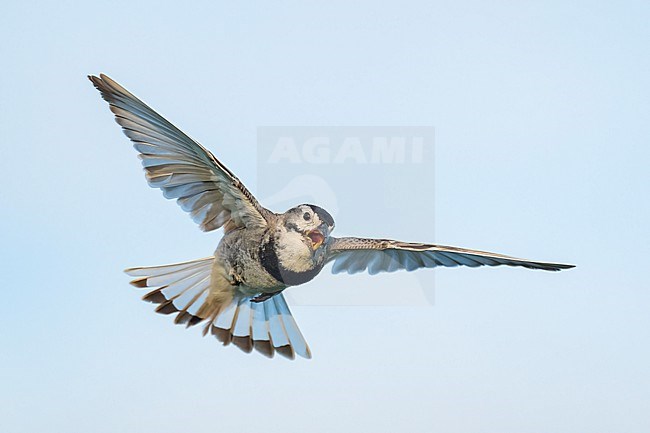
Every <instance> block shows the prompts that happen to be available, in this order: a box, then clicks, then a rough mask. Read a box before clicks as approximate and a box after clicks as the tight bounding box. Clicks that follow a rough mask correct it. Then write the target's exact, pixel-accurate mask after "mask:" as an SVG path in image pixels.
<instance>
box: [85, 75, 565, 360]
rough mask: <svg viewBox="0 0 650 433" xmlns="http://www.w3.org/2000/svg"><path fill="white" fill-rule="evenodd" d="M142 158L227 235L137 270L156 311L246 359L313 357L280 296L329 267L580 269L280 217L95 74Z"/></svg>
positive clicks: (311, 217) (300, 210) (302, 214)
mask: <svg viewBox="0 0 650 433" xmlns="http://www.w3.org/2000/svg"><path fill="white" fill-rule="evenodd" d="M88 78H89V79H90V81H92V83H93V85H94V86H95V87H96V88H97V90H99V92H100V93H101V96H102V98H104V99H105V100H106V101H107V102H108V103H109V105H110V109H111V111H112V112H113V114H114V115H115V120H116V121H117V123H118V124H119V125H120V126H121V127H122V129H123V131H124V134H126V136H127V137H128V138H129V139H131V141H132V142H133V146H134V147H135V149H136V150H137V151H138V152H139V157H140V159H141V160H142V165H143V166H144V171H145V176H146V179H147V182H148V183H149V185H150V186H151V187H154V188H160V189H161V190H162V191H163V195H164V196H165V198H168V199H176V202H177V203H178V204H179V205H180V207H181V208H182V209H183V210H184V211H186V212H189V213H190V215H191V217H192V219H193V220H194V221H195V222H196V223H197V224H198V225H199V227H200V228H201V230H203V231H206V232H208V231H211V230H217V229H219V228H223V233H224V234H223V237H222V239H221V241H220V242H219V245H218V246H217V249H216V251H215V252H214V254H213V255H212V256H210V257H206V258H203V259H198V260H191V261H188V262H183V263H175V264H170V265H162V266H150V267H138V268H130V269H127V270H126V271H125V272H126V273H127V274H128V275H130V276H132V277H135V279H134V280H133V281H131V284H132V285H134V286H136V287H139V288H143V289H148V290H149V291H148V292H147V293H146V294H145V295H144V296H143V299H144V300H145V301H149V302H152V303H155V304H158V306H157V307H156V311H157V312H158V313H162V314H176V317H175V319H174V322H175V323H178V324H185V325H186V326H187V327H190V326H194V325H197V324H199V323H201V322H205V326H204V328H203V335H206V334H208V333H210V334H212V335H214V336H215V337H216V338H217V339H218V340H219V341H221V342H222V343H223V344H224V345H229V344H231V343H232V344H233V345H234V346H237V347H239V348H240V349H242V350H243V351H244V352H249V353H250V352H251V351H253V349H255V350H256V351H258V352H260V353H262V354H264V355H266V356H268V357H273V355H274V354H275V353H276V352H277V353H279V354H280V355H283V356H285V357H287V358H290V359H293V358H295V355H299V356H302V357H304V358H311V351H310V349H309V346H308V345H307V342H306V341H305V339H304V337H303V336H302V334H301V332H300V330H299V329H298V326H297V324H296V322H295V320H294V318H293V316H292V315H291V311H290V310H289V306H288V305H287V302H286V301H285V299H284V296H283V294H282V292H283V291H284V290H285V289H286V288H288V287H292V286H297V285H300V284H304V283H306V282H308V281H310V280H312V279H313V278H314V277H316V275H318V274H319V273H320V271H321V270H322V269H323V267H324V266H325V265H326V264H328V263H332V264H333V265H332V272H333V273H335V274H336V273H342V272H347V273H348V274H354V273H357V272H364V271H367V272H368V273H369V274H371V275H375V274H377V273H380V272H393V271H398V270H406V271H414V270H416V269H420V268H435V267H437V266H447V267H453V266H470V267H478V266H498V265H508V266H522V267H525V268H529V269H543V270H547V271H559V270H561V269H568V268H572V267H573V265H565V264H560V263H547V262H539V261H532V260H524V259H517V258H514V257H508V256H504V255H501V254H495V253H489V252H483V251H476V250H470V249H466V248H457V247H448V246H443V245H433V244H425V243H410V242H400V241H395V240H389V239H366V238H357V237H341V238H336V237H334V236H332V235H331V233H332V230H334V219H333V218H332V216H331V215H330V214H329V213H328V212H327V211H326V210H325V209H323V208H321V207H319V206H316V205H313V204H301V205H298V206H296V207H293V208H291V209H289V210H288V211H286V212H284V213H281V214H278V213H274V212H272V211H270V210H268V209H266V208H264V207H263V206H262V205H261V204H260V203H259V202H258V201H257V200H256V199H255V197H254V196H253V194H251V193H250V191H249V190H248V189H247V188H246V187H245V186H244V184H243V183H242V182H241V181H240V180H239V179H238V178H237V177H236V176H235V175H234V174H233V173H232V172H231V171H230V170H229V169H228V168H227V167H226V166H225V165H223V163H221V161H219V160H218V159H217V158H216V157H215V156H214V155H213V154H212V153H211V152H210V151H209V150H207V149H206V148H204V147H203V146H202V145H201V144H199V143H198V142H196V141H194V140H193V139H191V138H190V137H189V136H187V135H185V133H183V132H182V131H181V130H179V129H178V128H176V127H175V126H174V125H172V124H171V123H170V122H169V121H167V120H166V119H164V118H163V117H162V116H161V115H159V114H158V113H156V112H155V111H154V110H152V109H151V108H150V107H149V106H147V105H146V104H145V103H144V102H142V101H141V100H140V99H138V98H136V97H135V96H134V95H133V94H132V93H130V92H129V91H127V90H126V89H125V88H124V87H122V86H121V85H119V84H118V83H117V82H115V81H113V80H112V79H111V78H109V77H107V76H106V75H103V74H100V76H99V77H97V76H89V77H88Z"/></svg>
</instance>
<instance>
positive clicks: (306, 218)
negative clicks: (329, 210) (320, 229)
mask: <svg viewBox="0 0 650 433" xmlns="http://www.w3.org/2000/svg"><path fill="white" fill-rule="evenodd" d="M302 218H303V219H304V220H305V221H309V220H310V219H311V215H309V212H305V214H304V215H303V216H302Z"/></svg>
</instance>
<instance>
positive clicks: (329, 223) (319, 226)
mask: <svg viewBox="0 0 650 433" xmlns="http://www.w3.org/2000/svg"><path fill="white" fill-rule="evenodd" d="M283 217H284V218H283V224H284V227H285V228H286V229H287V231H289V232H296V233H299V234H300V235H301V236H302V237H303V239H304V241H305V243H306V244H307V245H309V247H310V248H311V250H312V251H314V252H315V251H318V250H320V249H322V248H324V247H325V245H327V240H328V239H329V235H330V233H331V232H332V230H333V229H334V219H333V218H332V216H331V215H330V214H329V213H328V212H327V211H326V210H325V209H323V208H321V207H318V206H315V205H313V204H301V205H299V206H296V207H294V208H292V209H289V210H288V211H286V212H285V213H284V214H283Z"/></svg>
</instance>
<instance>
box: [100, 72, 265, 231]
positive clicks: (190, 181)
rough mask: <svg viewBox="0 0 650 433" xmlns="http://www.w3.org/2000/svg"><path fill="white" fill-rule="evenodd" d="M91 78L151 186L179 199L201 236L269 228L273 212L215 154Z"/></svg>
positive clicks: (115, 87)
mask: <svg viewBox="0 0 650 433" xmlns="http://www.w3.org/2000/svg"><path fill="white" fill-rule="evenodd" d="M88 78H89V79H90V81H92V83H93V84H94V85H95V87H96V88H97V90H99V91H100V92H101V94H102V98H104V99H105V100H106V101H107V102H108V103H109V104H110V108H111V111H112V112H113V113H114V114H115V120H116V121H117V123H119V124H120V125H121V126H122V128H123V130H124V133H125V134H126V136H127V137H129V138H130V139H131V141H132V142H133V147H135V149H136V150H137V151H138V152H140V155H139V156H140V159H141V160H142V165H143V166H144V170H145V172H146V177H147V182H148V183H149V185H150V186H151V187H154V188H160V189H162V191H163V195H164V196H165V197H166V198H168V199H176V200H177V202H178V204H179V205H180V206H181V208H183V210H184V211H186V212H189V213H190V215H191V216H192V219H193V220H194V222H196V223H197V224H199V225H200V227H201V230H203V231H206V232H207V231H210V230H215V229H218V228H219V227H221V226H225V227H224V229H225V230H226V231H229V230H232V229H235V228H239V227H263V226H265V225H266V224H267V222H268V220H269V219H270V218H271V216H272V215H273V214H272V212H271V211H269V210H268V209H265V208H264V207H262V206H261V205H260V204H259V203H258V202H257V200H256V199H255V197H253V195H252V194H251V193H250V192H249V191H248V189H246V187H245V186H244V184H242V183H241V182H240V181H239V179H237V177H235V175H234V174H232V172H231V171H230V170H228V168H226V167H225V166H224V165H223V164H222V163H221V162H219V160H218V159H217V158H215V157H214V155H212V153H210V152H209V151H208V150H207V149H205V148H204V147H203V146H201V145H200V144H199V143H197V142H196V141H194V140H192V139H191V138H190V137H188V136H187V135H185V134H184V133H183V132H182V131H181V130H180V129H178V128H176V127H175V126H174V125H172V124H171V123H170V122H168V121H167V120H165V119H164V118H163V117H162V116H161V115H159V114H158V113H156V112H155V111H154V110H152V109H151V108H149V107H148V106H147V105H146V104H145V103H144V102H142V101H140V100H139V99H138V98H136V97H135V96H134V95H133V94H131V93H130V92H129V91H127V90H126V89H125V88H124V87H122V86H120V85H119V84H118V83H116V82H115V81H113V80H112V79H110V78H109V77H107V76H106V75H103V74H100V76H99V77H95V76H89V77H88Z"/></svg>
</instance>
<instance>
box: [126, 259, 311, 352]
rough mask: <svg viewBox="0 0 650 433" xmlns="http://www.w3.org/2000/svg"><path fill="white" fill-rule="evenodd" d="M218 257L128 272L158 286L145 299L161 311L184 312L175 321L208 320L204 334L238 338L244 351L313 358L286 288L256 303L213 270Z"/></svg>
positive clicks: (143, 283)
mask: <svg viewBox="0 0 650 433" xmlns="http://www.w3.org/2000/svg"><path fill="white" fill-rule="evenodd" d="M214 260H215V259H214V257H207V258H203V259H198V260H192V261H189V262H183V263H175V264H171V265H162V266H149V267H139V268H130V269H127V270H125V272H126V273H127V274H128V275H130V276H133V277H136V278H135V279H134V280H132V281H131V284H132V285H133V286H135V287H138V288H152V290H150V291H149V292H147V293H146V294H145V295H144V296H143V297H142V299H143V300H145V301H148V302H152V303H154V304H158V307H156V312H158V313H161V314H172V313H178V314H177V315H176V318H175V319H174V322H175V323H177V324H185V325H186V326H187V327H190V326H193V325H196V324H198V323H201V322H202V321H204V320H207V324H206V326H205V328H204V329H203V335H206V334H207V333H208V332H210V333H211V334H212V335H214V336H215V337H216V338H217V339H218V340H219V341H221V342H222V343H223V344H224V346H227V345H229V344H230V343H233V345H234V346H237V347H239V348H240V349H241V350H243V351H244V352H247V353H250V352H252V351H253V349H255V350H257V351H258V352H260V353H262V354H263V355H265V356H267V357H269V358H272V357H273V356H274V354H275V352H277V353H279V354H280V355H282V356H284V357H287V358H289V359H294V358H295V355H299V356H302V357H303V358H311V351H310V350H309V346H308V345H307V342H306V341H305V339H304V337H303V336H302V334H301V333H300V330H299V329H298V325H297V324H296V321H295V320H294V318H293V316H292V315H291V311H290V310H289V306H288V305H287V302H286V301H285V299H284V296H283V295H282V293H279V294H277V295H274V296H272V297H271V298H269V299H267V300H266V301H264V302H251V297H246V296H243V295H237V294H235V293H234V290H232V286H230V283H229V282H227V281H226V280H225V279H224V278H223V277H222V276H221V275H220V274H219V273H215V272H213V266H214ZM215 279H219V280H223V281H219V282H217V281H215ZM219 289H221V290H219ZM233 295H234V296H233Z"/></svg>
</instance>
